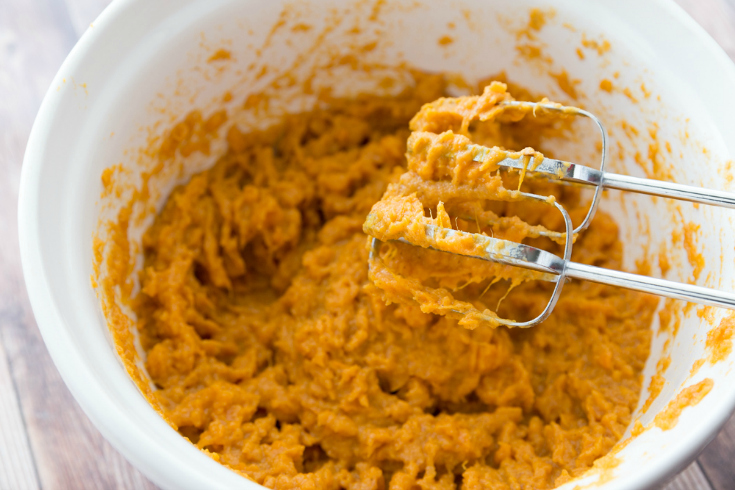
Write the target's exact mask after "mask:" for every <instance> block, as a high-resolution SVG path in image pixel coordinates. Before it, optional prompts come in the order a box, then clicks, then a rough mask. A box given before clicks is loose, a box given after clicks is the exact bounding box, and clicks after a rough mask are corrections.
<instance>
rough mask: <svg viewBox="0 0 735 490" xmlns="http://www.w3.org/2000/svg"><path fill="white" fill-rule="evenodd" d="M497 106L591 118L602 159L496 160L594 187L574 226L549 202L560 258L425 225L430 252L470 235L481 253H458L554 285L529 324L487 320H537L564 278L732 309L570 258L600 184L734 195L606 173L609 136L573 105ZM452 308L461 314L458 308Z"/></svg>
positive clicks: (708, 293)
mask: <svg viewBox="0 0 735 490" xmlns="http://www.w3.org/2000/svg"><path fill="white" fill-rule="evenodd" d="M501 105H505V106H508V107H518V108H525V109H532V110H534V111H535V110H537V109H542V110H548V111H555V112H563V113H565V114H572V115H577V116H584V117H588V118H590V119H592V120H593V121H594V122H595V124H596V125H597V127H598V128H599V130H600V133H601V136H602V160H601V162H600V169H599V170H595V169H593V168H590V167H586V166H584V165H578V164H575V163H570V162H564V161H561V160H555V159H551V158H543V159H542V160H541V161H540V162H534V157H531V158H530V160H527V159H524V157H522V156H521V157H517V158H513V157H508V158H505V159H504V160H501V161H499V162H497V164H498V165H499V166H501V167H505V168H510V169H516V170H525V172H526V173H537V174H541V175H543V176H545V177H547V178H549V179H551V180H560V181H566V182H572V183H576V184H583V185H590V186H594V187H595V192H594V195H593V197H592V202H591V204H590V208H589V211H588V212H587V215H586V216H585V218H584V220H583V221H582V223H581V224H580V225H579V226H578V227H577V228H573V225H572V221H571V218H570V217H569V213H567V211H566V210H565V209H564V207H563V206H561V205H560V204H559V203H557V202H553V205H554V206H555V207H556V208H557V209H558V210H559V212H560V213H561V214H562V216H563V218H564V223H565V228H566V232H565V233H564V234H561V233H560V234H558V235H559V236H563V237H564V242H565V244H564V255H563V257H559V256H556V255H554V254H552V253H550V252H546V251H544V250H541V249H538V248H535V247H531V246H528V245H524V244H521V243H517V242H512V241H508V240H502V239H498V238H493V237H488V236H485V235H481V234H477V233H468V232H465V231H460V230H453V229H450V228H443V227H439V226H434V225H425V232H426V238H427V241H428V243H429V244H430V246H429V248H431V249H433V250H439V251H444V252H449V253H456V252H450V251H449V250H448V249H449V247H448V246H447V242H448V241H450V240H452V239H453V238H457V237H458V236H463V237H468V238H471V239H472V240H474V243H475V247H474V250H476V251H479V252H478V253H476V254H464V253H462V254H461V255H466V256H469V257H475V258H478V259H483V260H489V261H493V262H499V263H501V264H506V265H511V266H517V267H523V268H525V269H531V270H534V271H537V272H541V273H543V276H542V277H543V278H544V280H547V281H550V282H554V283H556V286H555V287H554V291H553V293H552V295H551V299H550V300H549V302H548V303H547V305H546V308H544V311H543V312H542V313H541V314H540V315H539V316H537V317H536V318H534V319H533V320H530V321H527V322H515V321H511V320H507V319H503V318H499V317H495V316H493V317H490V316H486V319H487V321H490V322H493V323H500V324H502V325H507V326H511V327H532V326H534V325H537V324H539V323H540V322H542V321H543V320H545V319H546V318H547V317H548V316H549V315H550V314H551V312H552V310H553V309H554V306H555V305H556V302H557V301H558V299H559V296H560V294H561V291H562V287H563V285H564V283H565V281H566V280H567V279H581V280H585V281H592V282H596V283H600V284H606V285H610V286H618V287H622V288H626V289H631V290H634V291H640V292H644V293H650V294H656V295H659V296H664V297H666V298H675V299H681V300H684V301H690V302H693V303H699V304H703V305H708V306H717V307H722V308H728V309H731V310H735V294H733V293H727V292H723V291H718V290H715V289H709V288H705V287H701V286H694V285H691V284H684V283H679V282H674V281H667V280H665V279H657V278H653V277H648V276H642V275H638V274H632V273H629V272H621V271H615V270H610V269H604V268H601V267H595V266H591V265H585V264H579V263H576V262H571V261H570V258H571V255H572V246H573V242H574V239H573V237H574V234H576V233H578V232H580V231H582V230H584V229H585V228H587V226H589V223H590V221H591V220H592V217H593V216H594V214H595V211H596V210H597V205H598V203H599V200H600V197H601V194H602V190H603V189H604V188H610V189H619V190H624V191H631V192H637V193H641V194H649V195H653V196H660V197H666V198H672V199H679V200H685V201H691V202H696V203H701V204H708V205H712V206H721V207H726V208H733V209H735V194H731V193H728V192H722V191H715V190H710V189H702V188H699V187H693V186H686V185H680V184H673V183H669V182H662V181H658V180H651V179H642V178H637V177H629V176H625V175H618V174H613V173H610V172H605V161H606V159H607V136H606V133H605V128H604V126H603V124H602V122H601V121H600V120H599V119H598V118H597V117H595V116H594V115H593V114H591V113H589V112H587V111H585V110H582V109H579V108H576V107H569V106H561V105H556V104H546V103H536V102H522V101H505V102H503V103H501ZM468 149H470V150H471V151H473V152H474V153H475V155H474V158H473V160H475V161H477V162H483V161H484V160H485V158H486V156H487V155H489V152H491V150H490V149H489V148H486V147H483V146H480V145H470V146H469V148H468ZM518 194H519V195H520V196H522V197H523V198H526V199H532V200H539V201H543V202H547V199H546V198H545V197H542V196H538V195H535V194H528V193H524V192H520V193H518ZM368 231H369V230H368ZM397 241H400V242H403V243H407V244H410V245H414V244H413V243H411V242H409V241H408V240H406V239H405V238H400V239H398V240H397ZM381 243H382V242H380V240H378V239H377V238H373V240H372V249H371V251H370V260H371V262H372V261H374V260H379V253H378V252H379V250H380V245H381ZM455 312H456V313H460V314H461V312H458V311H455ZM482 316H484V315H481V317H482Z"/></svg>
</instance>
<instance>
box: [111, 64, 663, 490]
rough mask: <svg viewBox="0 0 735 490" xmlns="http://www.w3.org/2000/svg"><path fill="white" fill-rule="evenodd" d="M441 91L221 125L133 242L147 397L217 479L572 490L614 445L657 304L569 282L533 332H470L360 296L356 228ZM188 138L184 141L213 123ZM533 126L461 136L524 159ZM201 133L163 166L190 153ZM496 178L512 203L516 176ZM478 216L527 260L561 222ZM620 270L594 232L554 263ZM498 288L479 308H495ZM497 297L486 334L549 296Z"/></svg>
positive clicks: (543, 217)
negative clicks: (216, 144) (138, 253)
mask: <svg viewBox="0 0 735 490" xmlns="http://www.w3.org/2000/svg"><path fill="white" fill-rule="evenodd" d="M498 87H499V86H496V89H497V88H498ZM445 92H446V82H445V80H444V78H443V77H441V76H423V75H422V76H419V75H417V79H416V84H415V86H414V87H413V88H411V89H409V90H406V91H405V92H403V93H401V94H400V95H398V96H395V97H377V96H370V95H362V96H359V97H356V98H353V99H347V100H344V99H333V100H330V101H329V102H328V103H327V104H324V106H322V107H320V108H319V109H316V110H314V111H312V112H308V113H303V114H297V115H293V116H289V117H287V118H286V119H285V120H284V121H283V122H282V123H281V124H279V125H276V126H274V127H271V128H269V129H267V130H264V131H260V132H253V133H243V132H241V131H240V130H239V129H238V128H237V127H236V126H232V127H231V128H230V129H229V131H228V133H227V141H228V144H229V148H228V150H227V152H226V153H225V154H223V155H221V156H220V158H219V160H218V161H217V163H216V164H215V165H214V166H213V167H212V168H211V169H210V170H207V171H205V172H202V173H200V174H198V175H195V176H194V177H193V178H191V180H190V181H189V182H187V183H186V184H184V185H181V186H179V187H178V188H176V189H175V190H174V192H173V193H172V194H171V196H170V197H169V198H168V200H167V202H166V204H165V205H164V206H163V209H162V210H161V211H160V213H159V214H158V216H157V217H156V219H155V222H154V224H153V225H152V226H151V227H150V228H149V229H148V231H147V232H146V233H145V236H144V238H143V251H144V254H145V267H144V271H143V273H142V278H141V286H142V289H141V292H140V294H139V295H138V296H137V297H136V298H134V300H133V302H132V307H133V309H134V311H135V312H136V314H137V317H138V324H137V327H138V330H139V332H140V340H141V343H142V346H143V348H144V350H145V352H146V353H147V358H146V361H145V366H146V369H147V371H148V374H149V375H150V377H151V379H152V380H153V382H154V383H155V385H156V387H157V390H156V391H155V392H154V394H153V395H152V396H154V397H155V404H156V405H158V406H159V407H160V409H161V411H162V412H163V413H164V415H165V417H166V418H167V419H168V420H169V421H170V422H171V423H172V424H173V425H174V426H175V427H176V428H177V429H178V431H179V432H180V433H181V434H182V435H183V436H185V437H187V438H188V439H189V440H190V441H191V442H192V443H193V444H195V445H196V446H197V447H199V448H201V449H203V450H206V451H208V452H209V453H210V454H211V455H213V457H215V459H217V460H218V461H220V462H221V463H222V464H224V465H226V466H228V467H230V468H232V469H234V470H236V471H239V472H241V473H242V474H243V475H246V476H248V477H249V478H251V479H253V480H255V481H257V482H259V483H262V484H264V485H266V486H268V487H271V488H345V489H382V488H391V489H415V488H442V489H444V488H446V489H454V488H461V489H467V490H469V489H484V488H496V489H506V488H508V489H510V488H518V487H526V488H537V489H546V488H553V487H555V486H558V485H560V484H562V483H564V482H566V481H568V480H570V479H571V478H573V477H575V476H579V475H581V474H582V473H584V472H585V471H587V470H588V469H589V468H591V467H592V466H593V464H594V462H595V461H596V460H597V459H599V458H600V457H602V456H604V455H605V454H607V453H608V452H609V451H610V449H611V448H612V447H613V446H614V444H615V443H616V442H617V441H618V440H619V439H620V438H621V437H622V435H623V433H624V431H625V428H626V427H627V425H628V424H629V423H630V421H631V413H632V411H633V410H634V409H635V407H636V404H637V403H638V397H639V393H640V391H641V382H642V375H641V373H642V369H643V367H644V364H645V361H646V358H647V357H648V353H649V348H650V338H651V331H650V329H649V326H650V324H651V320H652V316H653V312H654V309H655V306H656V304H657V300H656V299H655V298H653V297H650V296H646V295H641V294H636V293H632V292H628V291H624V290H620V289H615V288H609V287H605V286H601V285H597V284H592V283H571V284H569V285H567V286H566V288H565V292H564V295H563V296H562V298H561V299H560V300H559V303H558V305H557V307H556V309H555V311H554V313H553V315H552V316H551V317H550V318H549V319H548V320H547V321H546V322H544V323H543V324H541V325H539V326H537V327H535V328H533V329H530V330H526V331H512V330H510V329H506V328H496V329H492V328H477V329H475V330H468V329H466V328H463V327H462V326H460V325H458V321H457V320H456V319H453V318H449V317H446V316H438V315H434V314H429V313H424V312H422V311H421V309H420V308H419V307H418V306H410V305H406V304H390V305H388V304H386V302H385V300H384V297H383V292H382V291H381V290H380V289H378V288H376V287H375V286H374V285H373V284H371V283H370V281H369V279H368V248H367V246H366V241H367V239H366V236H365V234H364V233H363V231H362V225H363V222H364V220H365V217H366V216H367V214H368V212H369V211H370V209H371V207H372V206H373V205H374V204H375V203H376V202H378V201H379V200H380V198H381V196H383V194H384V193H385V191H386V189H387V187H388V185H389V184H390V183H395V182H397V181H398V179H399V176H400V175H401V174H402V173H403V172H404V171H405V167H406V156H405V154H406V150H407V147H406V141H407V140H408V137H409V127H408V124H409V121H410V120H411V118H412V117H413V116H414V114H416V113H417V112H418V111H419V109H420V108H421V106H422V104H425V103H428V102H431V101H433V100H435V99H437V98H439V97H442V96H444V95H445ZM524 98H525V97H524ZM191 119H192V121H193V123H194V124H195V126H197V127H199V126H201V127H203V128H206V127H207V121H210V120H211V118H205V117H202V116H201V115H199V116H193V117H192V118H191ZM214 122H217V123H219V119H215V120H214ZM213 124H214V123H213ZM544 124H545V123H543V122H539V121H537V120H535V119H533V118H525V119H522V120H516V121H513V120H505V121H500V120H488V121H485V122H479V123H478V122H475V123H473V124H472V125H470V126H468V127H467V128H466V129H467V132H468V134H469V135H470V136H471V137H472V139H473V141H477V142H480V143H482V144H485V145H490V146H499V147H503V148H508V149H519V148H520V149H522V148H525V147H527V146H533V147H536V148H540V149H543V145H542V135H543V134H544V132H545V131H546V130H553V129H554V128H552V127H550V126H544ZM424 129H426V128H424ZM177 131H180V130H175V131H174V132H175V133H176V134H179V133H178V132H177ZM184 133H185V134H184ZM198 133H199V132H197V131H195V132H182V133H181V138H179V141H178V143H177V145H176V147H174V148H172V147H171V146H170V145H168V146H165V147H164V148H162V151H183V150H185V149H187V148H190V145H195V146H196V148H199V149H200V150H201V151H204V150H207V151H208V150H209V148H210V147H209V144H208V140H207V138H206V137H203V136H201V135H197V134H198ZM205 134H209V133H206V132H205ZM168 140H169V139H167V141H168ZM415 142H416V140H415V139H414V143H415ZM191 148H194V147H191ZM187 151H188V150H187ZM507 178H508V179H511V180H510V181H507V182H506V185H507V186H508V187H507V188H510V189H514V188H516V186H517V184H518V180H517V179H518V176H516V177H515V179H516V180H515V181H513V180H512V179H513V178H514V177H513V176H510V177H507ZM529 185H534V186H538V187H534V190H536V191H538V192H542V191H546V192H549V193H551V194H553V195H554V196H555V198H556V199H558V200H560V201H561V202H562V203H563V204H564V205H565V207H566V208H567V209H568V210H569V211H570V213H571V214H572V216H573V217H575V218H579V217H581V216H582V215H584V213H585V212H586V206H585V205H584V204H585V203H584V202H583V200H582V199H581V196H580V193H579V191H578V190H577V189H575V188H569V187H561V186H556V185H553V184H550V183H530V184H529ZM437 205H438V203H437ZM493 213H494V214H495V215H497V217H498V218H499V223H504V224H505V225H507V226H506V227H505V228H503V227H502V226H498V227H496V228H495V232H497V233H499V234H501V233H509V234H512V233H517V232H518V230H524V231H523V233H525V236H527V240H526V241H527V243H530V244H534V243H535V244H537V245H541V244H543V245H544V246H546V247H547V248H550V249H552V250H554V247H558V245H557V244H555V243H553V242H551V241H549V240H547V239H544V238H542V237H533V236H530V235H529V234H528V228H527V227H528V225H526V224H525V223H524V221H525V220H528V221H532V220H533V219H535V220H536V221H537V222H538V223H539V224H540V225H542V226H544V227H547V228H549V229H555V227H557V226H558V225H559V220H560V216H558V213H557V212H556V211H555V210H550V209H549V207H548V206H545V205H543V204H537V203H531V202H518V203H515V202H512V203H501V204H500V205H498V206H497V207H496V208H494V209H493ZM436 216H437V218H436V219H444V217H443V215H440V214H439V213H437V215H436ZM432 219H433V218H432ZM457 223H460V226H471V225H472V223H471V222H460V221H457ZM524 226H525V228H524ZM410 253H415V254H420V253H421V251H420V250H418V251H417V250H416V249H412V252H410ZM622 253H623V250H622V243H621V242H620V240H619V239H618V228H617V225H616V224H615V222H614V221H613V220H612V219H611V217H610V216H608V215H606V214H605V213H604V212H598V213H597V216H596V218H595V220H594V221H593V223H592V224H591V227H590V229H589V231H588V232H587V233H586V234H584V235H583V236H581V237H580V238H579V239H578V240H577V243H576V244H575V247H574V257H573V259H574V260H575V261H577V262H582V263H587V264H594V265H598V266H603V267H609V268H619V267H620V266H621V258H622ZM435 254H438V252H436V253H435ZM424 258H425V259H426V261H424V262H422V265H424V266H425V265H426V264H429V263H435V264H436V265H437V269H436V270H435V277H434V279H436V280H437V281H439V282H442V283H443V284H445V285H446V284H452V283H453V284H454V285H456V286H459V285H461V284H460V283H459V282H458V281H460V280H466V279H467V274H466V270H467V269H466V268H465V269H463V268H462V267H459V268H458V269H457V270H454V269H453V264H451V263H450V264H447V263H446V262H444V261H443V259H442V260H439V259H436V258H433V259H432V258H431V257H430V256H429V255H426V256H425V257H424ZM432 260H433V262H428V261H432ZM457 260H458V261H464V260H467V261H470V260H472V259H466V258H457ZM405 265H407V266H410V265H411V263H410V262H406V263H405ZM454 265H455V266H456V265H457V264H454ZM460 265H462V264H460ZM465 265H466V264H465ZM112 272H113V273H115V271H114V270H113V271H112ZM403 272H407V271H403ZM408 272H410V271H408ZM490 272H493V270H492V268H491V270H490ZM117 273H118V274H120V275H124V274H129V273H130V271H128V270H127V269H126V268H122V269H120V270H118V271H117ZM118 279H121V280H124V279H123V278H122V277H120V278H118ZM428 279H431V278H428ZM476 279H478V280H477V281H470V282H469V283H468V284H466V285H464V287H463V288H462V289H461V291H462V294H466V295H468V296H472V295H474V296H475V297H479V296H480V295H481V294H482V293H483V290H485V289H487V288H488V283H490V282H492V281H493V280H494V278H493V277H491V276H484V279H483V280H479V279H480V278H479V275H478V277H477V278H476ZM503 282H504V281H499V282H497V283H496V284H495V285H493V287H490V288H489V290H488V291H487V292H486V293H485V295H486V296H485V297H484V298H487V300H488V301H490V302H491V303H496V302H497V301H498V300H499V299H500V298H501V297H502V296H503V295H504V294H505V289H507V284H505V285H504V284H503ZM516 292H517V293H519V294H514V295H509V296H508V297H507V298H505V299H504V300H503V302H502V305H501V307H500V309H499V310H498V312H499V313H502V314H503V316H506V317H508V316H515V317H518V318H521V317H523V316H524V315H529V314H530V313H531V312H533V311H535V310H538V309H540V308H542V307H543V304H545V302H546V299H547V295H548V285H547V284H544V283H538V282H523V283H521V284H518V285H517V286H516ZM127 348H128V349H130V348H132V347H131V346H127ZM139 382H140V381H139Z"/></svg>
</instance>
